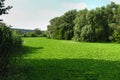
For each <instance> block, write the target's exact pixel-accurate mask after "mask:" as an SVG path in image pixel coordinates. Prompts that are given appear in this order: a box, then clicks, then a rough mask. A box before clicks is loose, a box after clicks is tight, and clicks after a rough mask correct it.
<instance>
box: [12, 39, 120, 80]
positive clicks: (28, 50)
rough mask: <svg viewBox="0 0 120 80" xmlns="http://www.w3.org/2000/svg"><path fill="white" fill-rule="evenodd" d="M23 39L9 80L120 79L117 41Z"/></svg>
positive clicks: (119, 45)
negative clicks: (87, 41) (88, 41)
mask: <svg viewBox="0 0 120 80" xmlns="http://www.w3.org/2000/svg"><path fill="white" fill-rule="evenodd" d="M23 40H24V42H23V45H24V46H25V47H24V48H25V49H24V50H21V51H20V52H18V54H20V55H18V56H21V58H20V59H19V58H15V59H16V61H15V62H14V63H16V64H14V63H11V64H12V67H11V68H12V69H11V70H13V71H11V73H10V74H12V76H10V78H12V80H120V44H116V43H85V42H74V41H65V40H52V39H46V38H23ZM14 66H17V67H16V68H14V69H13V67H14Z"/></svg>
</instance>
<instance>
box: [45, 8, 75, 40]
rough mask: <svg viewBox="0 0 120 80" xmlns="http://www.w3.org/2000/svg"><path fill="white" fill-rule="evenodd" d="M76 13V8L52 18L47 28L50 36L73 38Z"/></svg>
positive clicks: (54, 37)
mask: <svg viewBox="0 0 120 80" xmlns="http://www.w3.org/2000/svg"><path fill="white" fill-rule="evenodd" d="M76 13H77V11H76V10H71V11H68V12H66V13H65V14H64V15H62V16H60V17H55V18H53V19H51V20H50V25H48V30H47V36H48V38H53V39H65V40H71V39H72V37H73V35H74V31H73V27H74V19H75V17H76Z"/></svg>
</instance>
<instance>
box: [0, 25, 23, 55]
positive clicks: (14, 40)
mask: <svg viewBox="0 0 120 80" xmlns="http://www.w3.org/2000/svg"><path fill="white" fill-rule="evenodd" d="M21 45H22V39H21V38H20V37H19V35H18V34H17V33H16V32H15V31H13V30H12V29H11V28H10V26H7V25H6V24H4V23H0V54H3V53H10V52H11V51H13V50H15V49H18V48H20V47H21Z"/></svg>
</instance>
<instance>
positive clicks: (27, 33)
mask: <svg viewBox="0 0 120 80" xmlns="http://www.w3.org/2000/svg"><path fill="white" fill-rule="evenodd" d="M14 30H15V31H16V32H17V33H18V34H19V35H20V36H22V37H46V32H45V31H42V30H40V29H38V28H35V29H34V30H28V29H14Z"/></svg>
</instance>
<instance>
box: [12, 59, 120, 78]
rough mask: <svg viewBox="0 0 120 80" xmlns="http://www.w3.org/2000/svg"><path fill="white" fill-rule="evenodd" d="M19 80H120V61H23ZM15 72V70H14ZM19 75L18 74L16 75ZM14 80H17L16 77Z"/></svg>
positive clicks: (20, 66)
mask: <svg viewBox="0 0 120 80" xmlns="http://www.w3.org/2000/svg"><path fill="white" fill-rule="evenodd" d="M23 61H24V64H22V65H21V64H19V68H21V71H20V72H19V73H20V74H21V75H20V74H18V75H20V76H17V77H18V78H17V77H16V79H17V80H120V61H105V60H94V59H48V60H44V59H40V60H33V59H27V60H23ZM13 71H15V70H13ZM16 75H17V74H16ZM12 80H15V79H14V77H13V78H12Z"/></svg>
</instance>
